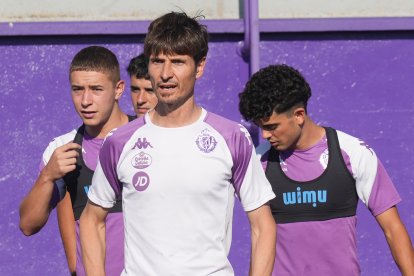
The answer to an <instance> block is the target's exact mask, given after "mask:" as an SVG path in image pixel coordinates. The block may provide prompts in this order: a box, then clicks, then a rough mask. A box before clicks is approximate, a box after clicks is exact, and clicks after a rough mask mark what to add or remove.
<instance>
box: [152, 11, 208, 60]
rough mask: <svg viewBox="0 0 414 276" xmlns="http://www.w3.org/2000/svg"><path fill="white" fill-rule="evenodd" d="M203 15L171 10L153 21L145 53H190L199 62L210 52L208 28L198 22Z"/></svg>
mask: <svg viewBox="0 0 414 276" xmlns="http://www.w3.org/2000/svg"><path fill="white" fill-rule="evenodd" d="M201 17H202V16H200V15H199V16H196V17H194V18H191V17H189V16H187V14H185V13H184V12H179V13H178V12H170V13H167V14H165V15H163V16H161V17H159V18H157V19H155V20H154V21H152V22H151V24H150V26H149V27H148V34H147V36H146V38H145V42H144V53H145V55H146V56H147V57H149V56H151V55H155V56H157V55H159V54H161V53H163V54H165V55H171V54H178V55H189V56H191V57H193V59H194V61H195V63H196V64H198V63H199V62H200V61H201V59H202V58H204V57H206V56H207V52H208V33H207V28H206V26H204V25H201V24H200V23H199V22H198V19H199V18H201Z"/></svg>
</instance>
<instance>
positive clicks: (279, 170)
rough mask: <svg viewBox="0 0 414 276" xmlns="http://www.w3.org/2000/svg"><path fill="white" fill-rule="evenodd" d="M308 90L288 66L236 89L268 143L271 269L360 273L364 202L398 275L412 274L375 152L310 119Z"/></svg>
mask: <svg viewBox="0 0 414 276" xmlns="http://www.w3.org/2000/svg"><path fill="white" fill-rule="evenodd" d="M310 97H311V89H310V87H309V85H308V83H307V82H306V80H305V79H304V78H303V76H302V75H301V74H300V73H299V72H298V71H297V70H295V69H294V68H292V67H289V66H287V65H271V66H268V67H266V68H264V69H261V70H260V71H259V72H257V73H256V74H254V75H253V76H252V78H251V79H250V81H248V82H247V84H246V86H245V89H244V91H243V92H242V93H240V104H239V108H240V112H241V114H242V115H243V117H244V118H245V119H246V120H248V121H252V122H254V123H255V124H257V125H258V126H259V127H260V128H261V131H262V136H263V138H265V139H267V140H268V141H269V143H270V146H269V147H270V149H268V151H267V152H266V153H265V154H264V155H262V163H263V166H264V168H265V171H266V176H267V178H268V179H269V181H270V183H271V184H272V187H273V190H274V192H275V193H276V198H275V199H274V200H272V201H271V203H270V205H271V209H272V213H273V216H274V219H275V221H276V223H277V229H278V234H277V245H276V251H277V257H276V260H275V267H274V271H273V275H292V276H293V275H295V276H296V275H307V276H319V275H337V276H339V275H344V276H349V275H360V268H359V264H358V259H357V246H356V233H355V232H356V229H355V227H356V220H357V218H356V208H357V203H358V200H361V201H362V202H363V203H364V204H365V205H366V206H367V207H368V209H369V210H370V211H371V213H372V215H373V216H375V218H376V220H377V221H378V223H379V225H380V226H381V228H382V230H383V231H384V234H385V236H386V239H387V241H388V244H389V246H390V248H391V252H392V255H393V257H394V259H395V261H396V263H397V265H398V267H399V269H400V270H401V272H402V274H403V275H414V257H413V248H412V244H411V241H410V237H409V235H408V233H407V231H406V229H405V226H404V225H403V223H402V222H401V219H400V217H399V215H398V212H397V208H396V206H395V205H396V204H397V203H398V202H400V197H399V195H398V193H397V191H396V189H395V187H394V185H393V183H392V182H391V180H390V178H389V176H388V174H387V172H386V171H385V169H384V167H383V165H382V164H381V162H380V161H379V159H378V158H377V156H376V155H375V152H374V151H373V150H372V149H371V148H370V147H369V146H368V145H367V144H366V143H364V142H363V141H361V140H359V139H358V138H355V137H352V136H350V135H348V134H346V133H344V132H342V131H339V130H335V129H332V128H330V127H322V126H319V125H317V124H315V123H314V122H313V121H312V119H311V118H310V117H309V116H308V113H307V103H308V100H309V98H310Z"/></svg>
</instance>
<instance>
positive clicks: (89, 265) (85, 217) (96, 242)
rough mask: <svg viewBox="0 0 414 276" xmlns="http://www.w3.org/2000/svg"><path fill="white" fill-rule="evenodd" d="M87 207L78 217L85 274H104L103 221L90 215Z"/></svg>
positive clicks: (99, 275)
mask: <svg viewBox="0 0 414 276" xmlns="http://www.w3.org/2000/svg"><path fill="white" fill-rule="evenodd" d="M87 207H88V205H87ZM87 207H86V208H85V210H84V212H83V214H82V216H81V218H80V236H81V244H82V260H83V264H84V267H85V271H86V274H87V275H94V276H95V275H96V276H101V275H105V246H106V242H105V221H104V220H97V219H96V217H94V216H93V215H90V212H88V211H87V210H86V209H87ZM85 211H86V212H85Z"/></svg>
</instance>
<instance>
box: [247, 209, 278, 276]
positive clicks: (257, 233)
mask: <svg viewBox="0 0 414 276" xmlns="http://www.w3.org/2000/svg"><path fill="white" fill-rule="evenodd" d="M247 216H248V218H249V221H250V226H251V239H252V256H251V263H250V273H249V275H250V276H255V275H260V276H264V275H271V274H272V271H273V264H274V261H275V256H276V223H275V221H274V219H273V217H272V214H271V211H270V208H269V206H268V205H267V204H266V205H262V206H261V207H259V208H257V209H255V210H253V211H250V212H248V213H247Z"/></svg>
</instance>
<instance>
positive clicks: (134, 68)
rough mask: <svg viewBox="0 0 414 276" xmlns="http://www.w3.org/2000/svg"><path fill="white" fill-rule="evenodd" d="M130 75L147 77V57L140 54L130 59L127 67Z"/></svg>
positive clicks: (140, 77) (141, 77)
mask: <svg viewBox="0 0 414 276" xmlns="http://www.w3.org/2000/svg"><path fill="white" fill-rule="evenodd" d="M127 72H128V74H129V76H130V77H132V76H135V77H136V78H137V79H149V75H148V58H147V57H146V56H145V55H144V54H140V55H139V56H136V57H134V58H132V59H131V61H130V62H129V65H128V67H127Z"/></svg>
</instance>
